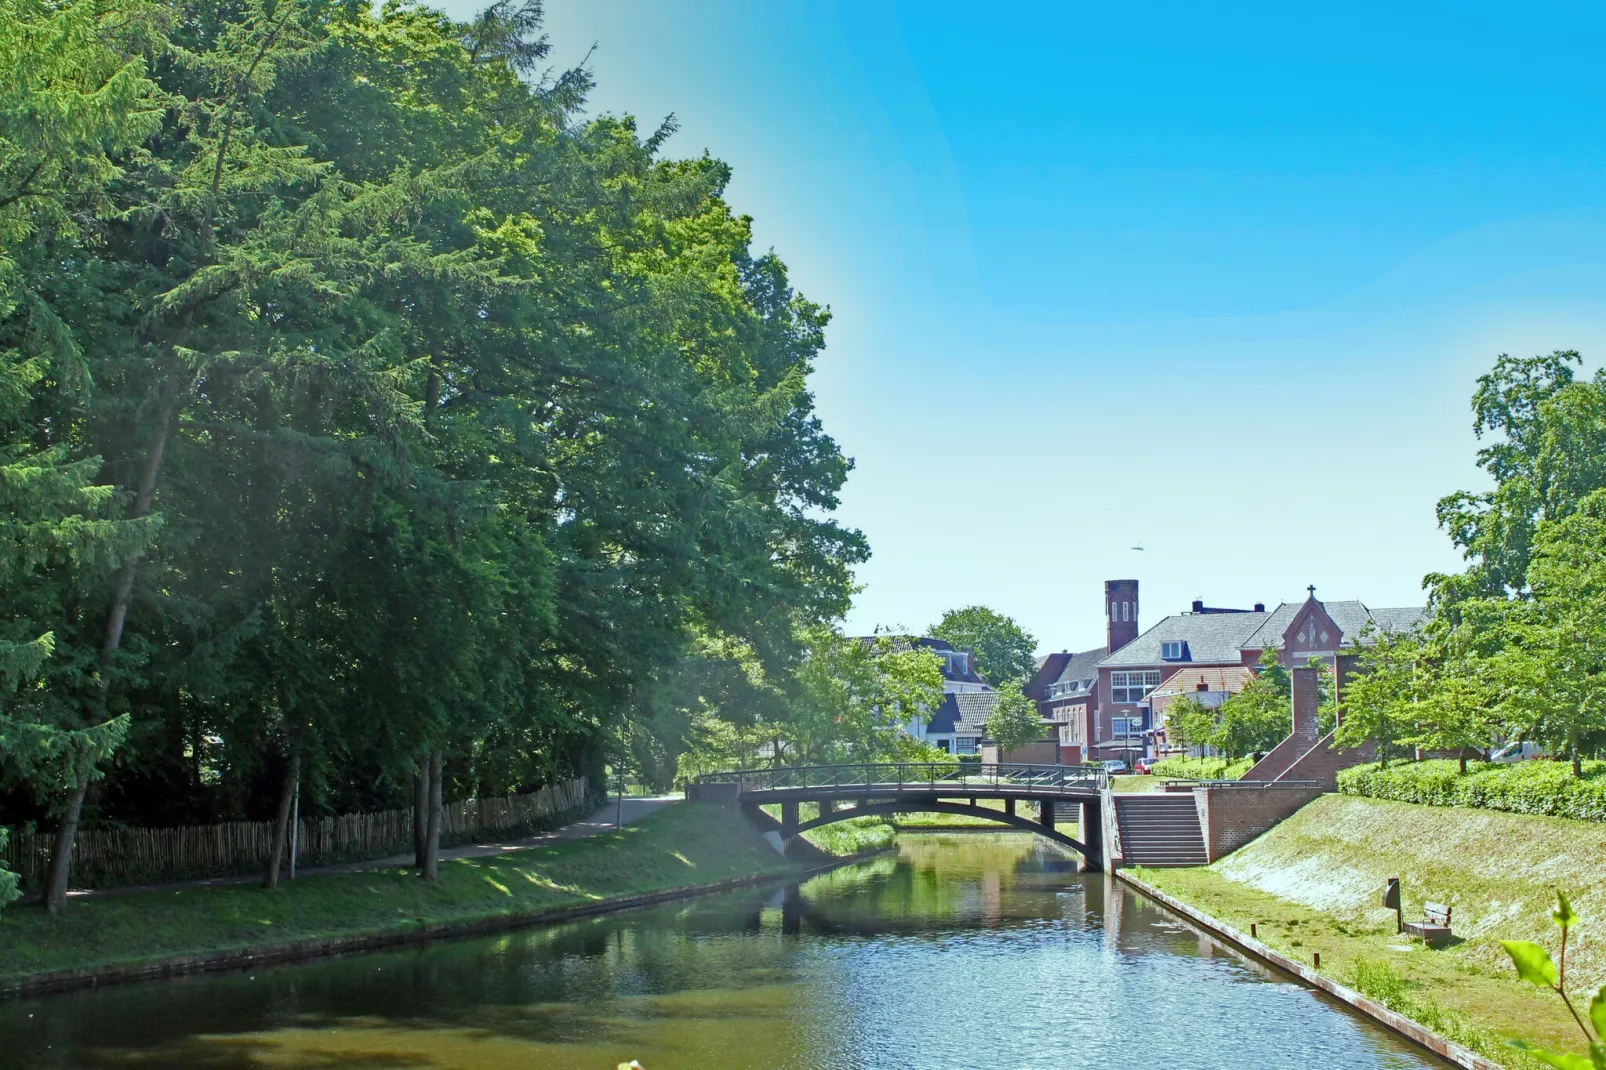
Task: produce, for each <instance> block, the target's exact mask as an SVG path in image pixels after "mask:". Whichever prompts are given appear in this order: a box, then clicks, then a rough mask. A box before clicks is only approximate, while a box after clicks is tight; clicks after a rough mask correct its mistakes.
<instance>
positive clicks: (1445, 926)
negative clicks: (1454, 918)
mask: <svg viewBox="0 0 1606 1070" xmlns="http://www.w3.org/2000/svg"><path fill="white" fill-rule="evenodd" d="M1405 931H1406V932H1408V933H1410V934H1411V935H1412V936H1420V937H1421V938H1422V942H1423V943H1424V944H1426V945H1428V946H1429V947H1438V946H1439V945H1440V944H1446V943H1449V941H1450V908H1449V907H1447V906H1445V905H1444V904H1443V903H1424V904H1422V920H1421V921H1408V922H1406V923H1405Z"/></svg>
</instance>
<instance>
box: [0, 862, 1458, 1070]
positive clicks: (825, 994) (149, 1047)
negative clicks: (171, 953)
mask: <svg viewBox="0 0 1606 1070" xmlns="http://www.w3.org/2000/svg"><path fill="white" fill-rule="evenodd" d="M0 1046H3V1050H6V1051H7V1052H8V1054H10V1055H13V1056H15V1057H16V1058H17V1059H19V1060H20V1061H21V1063H22V1064H23V1065H28V1066H30V1067H37V1068H39V1070H56V1068H58V1067H59V1068H66V1067H72V1068H73V1070H99V1068H103V1067H104V1068H111V1067H117V1068H119V1070H126V1068H127V1067H129V1066H140V1065H159V1066H162V1067H164V1068H167V1070H216V1068H217V1067H222V1066H227V1067H229V1068H230V1070H248V1068H250V1070H254V1068H257V1067H262V1068H269V1067H272V1068H308V1070H311V1068H314V1067H328V1066H377V1065H384V1066H400V1065H405V1066H415V1067H439V1068H445V1067H452V1068H454V1070H506V1068H507V1067H510V1066H532V1067H534V1066H538V1067H541V1068H542V1070H595V1068H596V1067H599V1066H616V1065H618V1064H620V1063H625V1062H628V1061H630V1060H631V1059H637V1060H639V1061H640V1062H641V1064H642V1065H644V1066H647V1067H649V1068H650V1070H904V1068H907V1067H911V1066H918V1067H920V1068H922V1070H1020V1068H1021V1067H1023V1066H1056V1067H1058V1066H1078V1067H1086V1068H1089V1070H1117V1068H1120V1070H1125V1068H1127V1067H1131V1066H1164V1067H1175V1068H1179V1070H1191V1068H1198V1070H1204V1068H1215V1067H1224V1066H1231V1067H1233V1068H1234V1070H1240V1068H1241V1070H1271V1068H1277V1070H1283V1068H1286V1067H1289V1066H1321V1067H1323V1070H1426V1068H1428V1067H1438V1066H1442V1065H1443V1064H1442V1063H1440V1062H1439V1061H1437V1060H1435V1059H1433V1058H1432V1057H1431V1056H1429V1055H1426V1054H1424V1053H1422V1052H1420V1051H1418V1050H1417V1049H1415V1048H1414V1047H1412V1046H1410V1045H1407V1044H1406V1043H1405V1042H1404V1041H1401V1040H1400V1039H1398V1038H1397V1037H1395V1036H1393V1035H1392V1034H1390V1033H1388V1032H1387V1031H1386V1030H1383V1029H1382V1028H1380V1027H1378V1026H1377V1025H1376V1024H1374V1023H1372V1022H1370V1021H1369V1020H1366V1019H1364V1018H1361V1017H1359V1016H1357V1015H1354V1014H1352V1013H1350V1012H1349V1011H1348V1010H1347V1009H1345V1008H1342V1007H1340V1006H1338V1005H1336V1004H1334V1003H1333V1002H1332V1001H1330V1000H1328V999H1326V998H1325V997H1322V996H1320V995H1319V994H1318V993H1314V992H1312V991H1311V990H1310V989H1309V988H1307V987H1306V986H1304V985H1298V984H1292V983H1289V981H1288V979H1287V978H1286V977H1284V976H1282V975H1280V974H1277V973H1275V972H1273V971H1269V970H1266V969H1264V968H1262V967H1260V966H1259V965H1257V964H1255V963H1254V962H1253V961H1252V960H1249V959H1247V958H1246V957H1244V956H1242V955H1240V954H1239V953H1238V952H1236V951H1234V950H1232V949H1230V948H1229V947H1227V946H1226V944H1225V943H1224V942H1223V941H1219V940H1215V939H1213V938H1207V937H1203V936H1201V935H1200V934H1199V933H1198V932H1197V930H1196V929H1195V928H1194V927H1192V926H1190V925H1189V924H1187V923H1185V922H1184V921H1183V920H1181V919H1179V918H1178V917H1177V915H1176V914H1174V913H1173V912H1172V911H1170V910H1168V909H1165V908H1163V907H1161V906H1159V905H1157V904H1155V903H1153V902H1151V901H1149V900H1147V899H1145V898H1143V897H1141V896H1139V895H1137V894H1136V893H1135V892H1133V891H1131V890H1129V889H1127V888H1125V886H1123V885H1121V884H1119V883H1116V882H1110V881H1108V880H1107V879H1106V878H1105V877H1104V876H1103V875H1102V874H1081V873H1078V872H1077V868H1076V864H1075V860H1074V859H1073V858H1071V857H1069V856H1067V855H1065V854H1064V853H1062V852H1061V851H1059V850H1058V849H1057V848H1055V847H1053V846H1050V845H1048V844H1046V843H1044V841H1042V840H1041V839H1040V838H1035V837H1031V836H1024V835H1020V834H1003V835H994V836H980V835H973V834H964V835H946V834H939V835H920V836H906V837H902V838H901V839H900V842H899V845H898V850H897V852H896V853H894V854H889V855H886V856H883V857H881V858H877V859H875V860H873V861H870V862H867V863H862V864H858V865H851V866H846V867H841V868H836V869H833V870H832V871H831V872H829V873H827V874H824V875H821V876H819V877H815V878H813V879H811V880H808V881H804V882H801V883H787V884H785V885H782V886H771V887H766V888H744V889H736V890H732V891H729V892H725V893H721V894H716V895H708V896H701V897H698V898H695V899H689V900H685V901H683V902H679V903H675V904H666V905H660V906H649V907H645V908H643V909H639V910H633V911H627V912H622V913H614V914H608V915H605V916H600V917H596V918H591V919H586V920H583V921H578V922H574V923H571V924H567V925H555V926H541V927H537V928H527V929H520V930H517V931H510V932H506V933H501V934H497V935H494V936H484V937H468V938H466V939H461V940H450V941H436V942H434V943H432V944H428V945H415V946H409V947H400V948H393V949H389V950H383V951H377V952H373V953H370V954H364V955H354V956H346V957H341V958H336V959H322V960H315V961H311V962H307V963H301V964H295V965H285V966H278V967H274V968H271V969H262V970H252V971H234V972H230V973H226V974H218V975H213V976H208V977H193V978H179V979H175V980H172V981H163V982H158V983H153V984H148V985H126V986H116V987H112V988H106V989H99V990H83V991H77V992H71V993H64V994H60V995H53V996H46V997H35V998H28V999H22V1000H15V1001H11V1002H8V1003H4V1004H0Z"/></svg>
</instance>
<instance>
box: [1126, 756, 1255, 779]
mask: <svg viewBox="0 0 1606 1070" xmlns="http://www.w3.org/2000/svg"><path fill="white" fill-rule="evenodd" d="M1254 764H1255V763H1254V762H1253V761H1252V760H1251V759H1249V758H1240V759H1238V760H1237V761H1235V762H1229V761H1227V759H1225V758H1161V759H1160V760H1159V761H1157V762H1155V763H1154V765H1153V766H1152V767H1151V768H1152V769H1153V772H1154V775H1155V776H1163V777H1171V778H1173V779H1175V780H1237V779H1238V778H1239V777H1241V776H1243V775H1244V774H1245V773H1247V772H1249V767H1250V766H1252V765H1254Z"/></svg>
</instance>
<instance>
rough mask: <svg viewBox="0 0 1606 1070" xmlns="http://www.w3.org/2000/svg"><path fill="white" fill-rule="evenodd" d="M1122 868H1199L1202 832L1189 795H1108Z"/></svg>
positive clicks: (1202, 859) (1202, 860)
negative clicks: (1119, 840) (1118, 839)
mask: <svg viewBox="0 0 1606 1070" xmlns="http://www.w3.org/2000/svg"><path fill="white" fill-rule="evenodd" d="M1107 798H1111V799H1113V800H1114V803H1115V821H1116V828H1117V830H1118V831H1119V833H1120V836H1121V864H1122V865H1126V866H1202V865H1204V864H1205V863H1206V862H1208V861H1209V859H1208V858H1207V857H1206V852H1205V842H1204V832H1203V830H1201V829H1200V827H1199V811H1198V808H1197V807H1196V806H1195V805H1194V801H1193V793H1192V792H1175V793H1170V794H1165V793H1153V794H1147V795H1113V794H1112V795H1110V796H1107Z"/></svg>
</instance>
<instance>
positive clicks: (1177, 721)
mask: <svg viewBox="0 0 1606 1070" xmlns="http://www.w3.org/2000/svg"><path fill="white" fill-rule="evenodd" d="M1216 716H1217V711H1216V709H1215V708H1214V707H1209V706H1205V705H1204V704H1203V703H1201V702H1199V701H1198V700H1197V699H1195V698H1194V697H1193V696H1192V695H1188V694H1182V695H1178V696H1177V697H1176V698H1173V699H1172V700H1171V701H1170V702H1169V703H1167V704H1166V706H1165V731H1166V740H1167V742H1170V743H1174V744H1176V745H1178V746H1181V747H1213V746H1215V740H1216V738H1217V722H1216ZM1167 760H1169V761H1181V760H1190V759H1167ZM1209 760H1210V761H1219V762H1221V763H1222V764H1223V765H1225V764H1226V759H1225V758H1221V759H1215V758H1212V759H1209Z"/></svg>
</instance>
